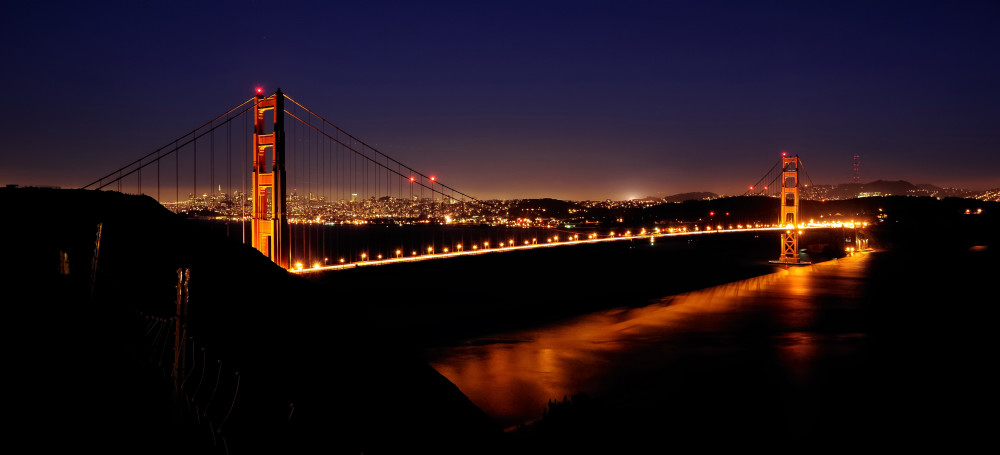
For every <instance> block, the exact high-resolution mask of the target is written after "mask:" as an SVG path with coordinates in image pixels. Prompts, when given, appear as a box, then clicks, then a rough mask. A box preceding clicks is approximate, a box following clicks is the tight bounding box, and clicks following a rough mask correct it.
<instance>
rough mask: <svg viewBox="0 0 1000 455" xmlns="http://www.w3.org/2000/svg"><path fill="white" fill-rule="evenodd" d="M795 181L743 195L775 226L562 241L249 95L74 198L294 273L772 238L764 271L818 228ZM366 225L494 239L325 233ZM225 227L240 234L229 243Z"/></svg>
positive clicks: (281, 97)
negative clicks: (214, 234) (235, 248)
mask: <svg viewBox="0 0 1000 455" xmlns="http://www.w3.org/2000/svg"><path fill="white" fill-rule="evenodd" d="M800 172H804V168H803V167H802V163H801V160H800V159H799V158H798V156H789V155H788V154H787V153H784V152H783V153H782V158H781V160H780V161H779V162H778V163H775V165H774V166H773V167H772V168H771V169H770V170H769V171H768V172H767V173H765V175H764V176H763V177H761V178H760V179H759V180H758V181H757V182H756V183H755V184H754V185H750V186H749V189H748V190H747V191H746V193H744V195H757V196H771V197H775V198H777V199H778V200H779V201H780V206H781V212H780V213H781V216H780V219H779V220H759V219H756V220H744V221H743V222H738V223H736V225H735V226H734V225H731V224H726V225H721V224H719V225H713V224H710V223H709V224H704V225H698V224H693V225H690V226H678V227H676V228H672V227H665V228H661V227H650V228H649V229H645V228H636V229H635V230H630V229H619V230H618V232H615V231H614V230H609V231H608V232H600V233H598V232H596V231H595V230H587V231H582V232H581V231H579V230H576V231H570V230H565V229H561V227H560V226H552V225H549V224H547V223H545V222H544V221H541V220H537V219H530V218H521V219H516V220H511V219H509V218H508V216H507V214H506V213H504V210H503V209H502V208H501V207H498V206H497V204H496V203H495V202H490V201H484V200H480V199H478V198H476V197H473V196H470V195H469V194H467V193H465V192H462V191H459V190H457V189H455V188H453V187H452V186H449V185H447V184H445V183H442V182H441V181H440V180H439V179H438V178H437V177H436V176H435V175H433V174H431V173H425V172H421V171H419V170H417V169H416V168H415V167H412V166H409V165H407V164H404V163H402V162H400V161H399V160H397V159H394V158H392V157H390V156H389V155H387V154H385V153H383V152H381V151H379V150H378V149H376V148H375V147H373V146H371V145H370V144H368V143H366V142H364V141H362V140H360V139H358V138H357V137H355V136H353V135H351V134H350V133H347V132H346V131H344V130H343V129H341V128H339V127H337V126H336V125H334V124H333V123H332V122H330V121H328V120H327V119H326V118H324V117H322V116H320V115H319V114H317V113H316V112H315V111H313V110H311V109H309V108H307V107H306V106H304V105H303V104H302V103H300V102H298V101H296V100H295V99H293V98H291V97H290V96H288V95H287V94H285V93H283V92H281V90H280V89H279V90H277V91H276V92H275V93H273V94H271V95H269V96H266V95H264V93H263V90H262V89H258V90H257V93H256V94H255V95H254V96H253V97H251V98H249V99H247V100H245V101H243V102H242V103H240V104H238V105H236V106H235V107H233V108H231V109H229V110H228V111H226V112H225V113H223V114H222V115H219V116H217V117H215V118H213V119H212V120H210V121H208V122H206V123H204V124H202V125H200V126H199V127H197V128H195V129H194V130H192V131H190V132H188V133H186V134H184V135H182V136H180V137H178V138H176V139H174V140H172V141H170V142H168V143H167V144H165V145H164V146H162V147H160V148H158V149H156V150H154V151H152V152H150V153H147V154H146V155H144V156H142V157H140V158H139V159H136V160H134V161H132V162H130V163H128V164H126V165H124V166H121V167H119V168H118V169H116V170H114V171H112V172H110V173H108V174H106V175H104V176H102V177H100V178H98V179H96V180H94V181H92V182H91V183H89V184H87V185H85V186H84V187H83V188H84V189H98V190H100V189H111V188H113V189H116V190H117V191H119V192H126V193H134V194H145V195H148V196H152V197H155V198H156V200H157V201H159V202H160V203H161V204H163V205H164V206H166V207H167V208H170V209H171V210H173V211H175V212H181V213H187V214H188V215H191V216H195V217H201V218H209V219H215V220H221V221H225V222H226V223H228V224H227V234H229V235H231V236H233V235H236V236H239V237H240V240H241V241H242V242H243V243H247V244H250V245H253V247H254V248H256V249H257V250H259V251H260V252H261V253H262V254H263V255H265V256H267V257H268V258H269V259H271V260H272V261H274V262H275V263H276V264H278V265H279V266H281V267H283V268H285V269H287V270H290V271H292V272H309V271H321V270H331V269H338V268H343V267H356V266H361V265H376V264H385V263H393V262H404V261H414V260H423V259H430V258H446V257H454V256H460V255H470V254H483V253H486V252H499V251H512V250H519V249H530V248H544V247H551V246H556V245H567V244H580V243H595V242H606V241H615V240H632V241H634V240H645V239H648V240H649V241H651V242H655V240H656V239H657V238H659V237H668V236H677V235H694V234H706V233H720V232H732V231H745V230H765V231H776V232H780V233H781V249H780V255H779V256H778V258H777V260H776V261H773V262H777V263H780V264H785V265H792V264H800V263H805V261H802V260H800V259H799V248H798V236H799V235H800V234H801V233H802V230H803V229H807V228H810V227H815V226H813V225H807V224H806V223H803V222H802V220H800V217H799V175H800ZM806 175H808V174H806ZM289 188H291V193H290V194H289V191H288V189H289ZM171 196H172V198H171ZM375 223H381V224H411V225H417V226H419V225H429V226H430V225H433V226H446V225H454V226H482V225H488V226H493V227H495V229H490V230H487V231H486V232H478V233H474V232H469V231H465V232H462V231H453V232H452V233H451V234H450V236H449V238H446V237H445V235H444V234H439V235H423V236H422V237H424V238H420V239H410V240H398V239H394V240H391V241H381V242H379V241H370V240H361V241H359V240H358V239H356V238H354V237H352V238H350V239H348V238H346V237H349V236H346V235H345V236H344V237H345V238H344V239H341V238H340V236H339V235H338V234H336V233H331V232H329V230H328V229H324V228H325V227H327V226H331V225H332V226H341V227H344V226H348V227H349V226H356V225H361V224H375ZM230 225H232V226H234V227H235V226H238V228H237V229H235V230H236V231H237V232H238V233H233V232H232V231H233V230H234V229H229V226H230ZM497 227H499V228H498V229H497ZM525 228H529V229H525ZM530 228H534V229H530ZM581 233H582V234H583V235H582V236H581ZM427 237H429V238H427Z"/></svg>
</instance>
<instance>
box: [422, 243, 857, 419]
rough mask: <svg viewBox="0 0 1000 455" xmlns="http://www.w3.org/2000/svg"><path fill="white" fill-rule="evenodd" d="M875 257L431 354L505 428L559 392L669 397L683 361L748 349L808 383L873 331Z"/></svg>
mask: <svg viewBox="0 0 1000 455" xmlns="http://www.w3.org/2000/svg"><path fill="white" fill-rule="evenodd" d="M868 259H869V256H868V255H864V254H861V255H856V256H853V257H847V258H844V259H839V260H835V261H830V262H826V263H820V264H815V265H812V266H806V267H792V268H789V269H787V270H779V271H776V272H775V273H772V274H769V275H764V276H760V277H756V278H751V279H747V280H742V281H737V282H734V283H729V284H725V285H721V286H714V287H711V288H708V289H704V290H700V291H695V292H690V293H686V294H681V295H675V296H665V297H663V298H662V299H660V300H659V301H658V302H656V303H654V304H651V305H648V306H645V307H641V308H621V309H612V310H607V311H600V312H596V313H591V314H587V315H584V316H580V317H577V318H574V319H571V320H568V321H564V322H560V323H557V324H552V325H550V326H547V327H542V328H537V329H531V330H525V331H517V332H511V333H503V334H497V335H495V336H491V337H487V338H479V339H473V340H469V341H467V342H466V343H464V344H462V345H459V346H453V347H448V348H439V349H434V350H431V351H430V352H429V353H428V355H429V357H430V359H431V364H432V365H433V366H434V368H435V369H437V370H438V371H439V372H441V373H442V374H443V375H444V376H445V377H447V378H448V379H450V380H451V381H452V382H453V383H455V384H456V385H457V386H458V387H459V388H460V389H461V390H462V391H463V392H464V393H465V394H466V395H467V396H468V397H469V398H470V399H471V400H472V401H473V402H474V403H476V404H477V405H478V406H479V407H480V408H482V409H483V410H484V411H485V412H486V413H488V414H490V415H491V416H493V417H494V418H496V419H497V420H498V421H499V422H501V423H502V424H503V425H504V426H514V425H517V424H520V423H524V422H528V421H531V420H534V419H538V418H540V417H541V416H542V410H543V408H544V406H543V405H544V404H545V403H546V402H547V401H548V400H549V399H560V400H561V399H562V398H563V397H564V396H570V395H573V394H577V393H580V392H584V393H586V394H588V395H590V396H593V397H599V398H606V399H610V400H615V401H622V400H623V401H626V402H627V401H630V400H639V401H643V402H646V401H650V400H669V399H670V397H671V396H672V395H683V394H685V393H686V391H685V390H684V389H676V388H672V387H661V386H660V384H663V385H665V384H667V383H669V382H670V381H671V378H669V377H667V376H670V375H672V374H674V373H675V372H674V369H675V368H673V367H670V366H671V365H672V364H677V363H689V361H690V360H691V359H697V361H698V362H699V363H701V362H709V363H717V362H722V363H725V362H741V361H743V360H742V357H744V356H745V355H746V354H747V353H746V351H747V350H748V349H753V350H755V351H760V350H763V351H767V352H768V354H769V357H770V358H771V359H772V360H773V361H774V364H773V365H769V367H771V368H774V369H775V371H771V372H770V373H771V374H776V375H780V376H781V377H780V379H781V380H783V381H786V382H788V383H790V384H792V385H795V386H805V385H806V384H808V383H809V382H810V381H811V379H812V378H813V377H814V376H816V375H817V374H819V370H820V367H821V366H822V365H824V364H830V363H838V362H839V363H842V362H849V360H847V359H850V358H852V357H856V356H857V354H858V353H859V351H860V350H862V349H863V348H864V343H865V334H864V333H863V331H862V328H861V327H860V326H859V322H858V320H857V318H852V317H850V313H852V312H857V311H858V309H859V308H860V296H861V294H862V289H861V286H862V285H863V284H864V283H863V280H864V276H865V271H866V266H867V264H868ZM706 273H711V272H710V271H707V272H706ZM748 341H749V342H752V343H754V344H756V345H751V346H748V345H747V344H746V342H748ZM755 354H759V352H757V353H755ZM685 368H686V367H685ZM658 376H665V377H658ZM677 386H678V387H681V385H679V384H678V385H677Z"/></svg>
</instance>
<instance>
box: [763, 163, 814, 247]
mask: <svg viewBox="0 0 1000 455" xmlns="http://www.w3.org/2000/svg"><path fill="white" fill-rule="evenodd" d="M800 164H801V163H800V162H799V156H798V155H795V156H793V157H789V156H787V154H786V153H782V155H781V225H782V226H784V227H785V232H783V233H781V256H780V257H779V258H778V260H777V261H771V262H773V263H778V264H785V265H797V264H808V262H804V261H799V232H800V231H799V167H800Z"/></svg>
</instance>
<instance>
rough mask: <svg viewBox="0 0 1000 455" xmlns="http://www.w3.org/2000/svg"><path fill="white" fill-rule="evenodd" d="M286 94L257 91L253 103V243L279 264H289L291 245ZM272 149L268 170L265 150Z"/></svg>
mask: <svg viewBox="0 0 1000 455" xmlns="http://www.w3.org/2000/svg"><path fill="white" fill-rule="evenodd" d="M284 99H285V96H284V94H283V93H281V89H278V91H277V92H275V93H274V94H273V95H271V96H268V97H265V96H264V95H263V94H261V93H258V94H257V99H256V103H255V107H254V120H253V124H254V133H253V155H254V156H253V215H252V217H251V221H250V226H251V232H252V236H251V242H252V244H253V247H254V248H256V249H258V250H259V251H260V252H261V253H263V254H264V255H265V256H267V257H268V258H269V259H271V260H272V261H274V262H275V263H277V264H278V265H279V266H281V267H284V268H286V269H287V268H288V267H289V266H290V263H291V248H290V242H289V233H288V218H287V215H288V210H287V207H286V204H287V202H286V198H285V193H286V190H285V127H284V124H285V120H284V113H285V105H284ZM268 111H273V115H274V123H273V129H272V130H271V132H270V133H266V132H265V129H266V128H265V127H266V124H265V115H266V114H267V112H268ZM268 149H271V170H270V172H268V171H267V151H268Z"/></svg>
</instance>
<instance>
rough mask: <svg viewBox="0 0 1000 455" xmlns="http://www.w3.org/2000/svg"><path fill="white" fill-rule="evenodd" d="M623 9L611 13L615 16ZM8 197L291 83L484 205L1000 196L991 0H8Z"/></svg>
mask: <svg viewBox="0 0 1000 455" xmlns="http://www.w3.org/2000/svg"><path fill="white" fill-rule="evenodd" d="M618 5H620V6H618ZM5 10H6V12H8V13H9V14H5V15H4V18H3V19H0V20H2V21H3V29H4V31H3V32H2V33H3V34H4V35H3V36H4V38H5V39H6V40H7V41H8V42H13V43H18V45H17V46H14V47H13V48H12V50H11V51H10V54H11V55H10V60H9V61H10V63H11V66H10V68H11V70H9V71H7V72H5V73H4V75H3V76H0V78H2V81H3V85H4V86H5V87H7V88H8V91H9V95H10V98H9V99H10V100H11V101H9V103H10V104H9V105H8V109H4V110H3V113H2V114H0V120H2V121H3V124H4V125H6V126H7V127H8V128H10V131H13V132H14V134H12V135H11V136H9V137H8V138H7V140H6V141H4V144H3V145H2V147H3V148H2V153H0V154H2V156H3V157H4V160H5V165H4V166H3V167H2V168H0V184H20V185H25V186H29V185H51V186H62V187H78V186H83V185H85V184H86V183H89V182H90V181H92V180H93V179H95V178H97V177H100V176H101V175H104V174H106V173H107V172H109V171H111V170H113V169H115V168H117V167H118V166H121V165H123V164H125V163H127V162H129V161H131V160H133V159H135V158H137V157H138V156H141V155H144V154H146V153H149V152H150V151H152V150H154V149H156V148H157V147H159V146H161V145H163V143H164V142H165V141H168V140H170V139H173V138H175V137H176V136H178V135H179V134H182V133H184V132H186V131H190V130H191V129H192V128H194V127H195V126H197V125H199V124H201V123H203V122H204V121H206V120H207V119H210V118H212V117H214V116H215V115H218V114H219V113H221V112H223V111H224V110H225V109H227V108H229V107H231V106H232V105H234V104H235V103H238V102H240V101H241V100H243V99H246V98H247V97H249V96H250V94H252V92H253V90H254V89H255V88H256V87H263V88H264V89H265V90H266V91H268V92H273V91H274V90H275V89H277V88H278V87H281V88H282V90H283V91H285V92H286V93H288V94H289V95H291V96H293V97H296V98H297V99H301V100H304V101H305V102H306V103H307V104H308V105H309V106H310V107H311V108H312V109H315V110H317V111H318V112H319V113H320V114H321V115H323V116H325V117H327V118H328V119H330V120H331V121H333V122H334V123H335V124H337V125H338V126H340V127H342V128H344V129H345V130H347V131H348V132H351V133H352V134H354V135H355V136H357V137H359V138H361V139H363V140H365V141H367V142H369V143H371V144H372V145H373V146H375V147H376V148H378V149H379V150H381V151H382V152H384V153H386V154H388V155H390V156H392V157H394V158H396V159H398V160H399V161H401V162H403V163H406V164H407V165H409V166H412V167H413V168H415V169H418V170H421V171H423V172H427V173H429V174H433V175H438V176H440V178H441V181H442V182H447V184H448V185H450V186H452V187H454V188H457V189H459V190H461V191H463V192H466V193H468V194H472V195H475V196H476V197H479V198H482V199H516V198H532V197H553V198H558V199H565V200H605V199H613V200H624V199H630V198H640V197H646V196H656V195H669V194H677V193H684V192H691V191H712V192H716V193H719V194H739V193H741V192H742V191H743V190H745V188H746V185H747V184H752V183H754V181H755V180H756V179H757V178H759V177H760V176H761V174H763V173H764V172H766V171H767V169H768V167H769V166H770V165H771V164H772V163H773V162H774V161H776V159H777V156H778V154H779V153H780V152H781V151H782V150H787V151H789V153H793V154H798V155H800V156H801V157H802V158H803V161H804V163H805V164H806V168H807V170H808V172H809V173H810V174H811V176H810V177H811V180H812V181H813V182H814V183H816V184H837V183H847V182H848V181H850V179H851V177H852V176H853V173H852V164H853V157H854V155H860V156H861V179H862V181H863V182H867V181H873V180H880V179H881V180H907V181H910V182H912V183H932V184H936V185H940V186H951V187H963V188H968V189H989V188H996V187H1000V172H997V171H998V170H1000V154H997V153H996V151H997V150H1000V138H998V133H997V132H996V125H998V124H1000V112H998V111H997V109H996V107H995V106H997V105H1000V104H998V101H1000V90H998V89H997V87H996V86H995V81H996V80H998V77H1000V63H998V62H997V59H995V58H994V57H992V53H993V49H995V47H996V45H997V44H1000V39H998V37H1000V32H998V31H996V30H995V27H993V26H992V24H994V23H995V20H996V19H997V17H998V14H997V13H998V10H1000V7H998V6H997V5H995V4H989V3H986V2H982V3H976V2H972V3H967V4H962V5H933V4H931V5H926V4H925V5H912V4H909V3H899V4H892V3H882V4H879V5H875V6H872V5H869V4H861V3H857V4H852V3H848V4H845V3H838V4H836V6H828V7H822V6H815V5H780V4H778V3H764V4H754V5H738V4H735V3H734V4H729V3H727V2H720V3H716V4H712V5H697V6H690V5H675V4H671V3H653V4H645V3H639V2H626V3H615V4H612V3H602V2H596V3H585V4H573V5H572V6H567V5H565V4H563V3H559V2H543V3H540V4H534V3H533V4H526V3H525V4H518V3H514V4H510V3H505V4H504V5H503V6H498V5H485V6H470V5H463V4H460V3H454V4H452V3H448V2H435V3H433V4H430V5H421V6H419V7H418V6H410V5H398V4H392V3H366V4H365V5H348V6H338V7H336V8H333V7H329V6H326V7H320V6H319V4H316V5H311V4H310V3H309V2H304V3H298V4H295V5H289V6H282V7H281V8H278V9H267V10H265V9H264V5H263V4H253V3H251V4H242V3H226V4H223V5H198V7H197V8H187V7H184V6H183V5H182V4H180V3H172V4H170V5H163V4H161V5H145V6H136V5H133V4H127V3H122V4H119V5H116V6H90V5H74V4H67V5H56V6H45V5H12V6H5Z"/></svg>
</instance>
